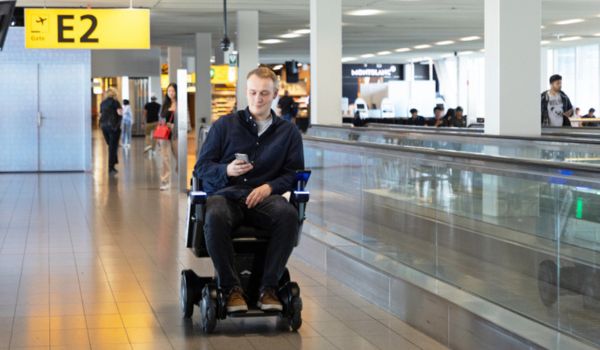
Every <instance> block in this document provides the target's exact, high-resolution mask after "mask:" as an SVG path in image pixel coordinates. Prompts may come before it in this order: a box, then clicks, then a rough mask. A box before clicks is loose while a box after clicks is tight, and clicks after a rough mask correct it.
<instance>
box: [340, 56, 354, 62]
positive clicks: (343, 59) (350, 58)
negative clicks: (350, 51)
mask: <svg viewBox="0 0 600 350" xmlns="http://www.w3.org/2000/svg"><path fill="white" fill-rule="evenodd" d="M352 61H356V57H342V62H352Z"/></svg>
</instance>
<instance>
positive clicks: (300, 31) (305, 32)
mask: <svg viewBox="0 0 600 350" xmlns="http://www.w3.org/2000/svg"><path fill="white" fill-rule="evenodd" d="M293 33H296V34H310V29H298V30H294V31H293Z"/></svg>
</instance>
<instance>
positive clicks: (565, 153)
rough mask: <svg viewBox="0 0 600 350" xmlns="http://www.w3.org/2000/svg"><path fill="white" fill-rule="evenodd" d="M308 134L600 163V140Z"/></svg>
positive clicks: (316, 130)
mask: <svg viewBox="0 0 600 350" xmlns="http://www.w3.org/2000/svg"><path fill="white" fill-rule="evenodd" d="M307 134H308V135H309V136H314V137H320V138H327V139H333V140H343V141H357V142H365V143H375V144H387V145H397V146H404V147H420V148H425V149H431V150H442V151H455V152H468V153H472V154H481V155H488V156H502V157H508V158H519V159H524V160H551V161H559V162H568V163H575V164H585V165H591V166H600V145H599V144H586V143H568V142H553V141H531V140H518V139H502V138H483V137H479V136H465V135H456V136H454V135H432V134H431V133H398V132H393V131H390V132H386V131H381V130H369V129H361V128H347V127H327V126H313V127H311V128H310V129H308V132H307Z"/></svg>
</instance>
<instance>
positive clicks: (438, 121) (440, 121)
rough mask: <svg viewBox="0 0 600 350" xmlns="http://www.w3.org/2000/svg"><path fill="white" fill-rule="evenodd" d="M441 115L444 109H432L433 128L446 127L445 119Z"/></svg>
mask: <svg viewBox="0 0 600 350" xmlns="http://www.w3.org/2000/svg"><path fill="white" fill-rule="evenodd" d="M443 114H444V107H441V106H435V107H434V108H433V115H434V120H433V126H435V127H436V128H439V127H441V126H447V125H446V124H447V123H446V119H445V118H444V116H443Z"/></svg>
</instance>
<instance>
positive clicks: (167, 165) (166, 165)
mask: <svg viewBox="0 0 600 350" xmlns="http://www.w3.org/2000/svg"><path fill="white" fill-rule="evenodd" d="M176 117H177V84H175V83H171V84H169V86H168V87H167V93H166V94H165V98H164V100H163V104H162V108H161V111H160V119H159V121H158V123H159V125H167V126H168V127H169V128H170V129H171V133H170V135H169V138H168V139H164V140H159V143H158V145H159V147H160V155H161V158H162V167H161V171H160V190H161V191H166V190H168V189H169V188H170V187H171V159H172V158H175V159H177V148H176V147H177V146H176V144H177V135H176V134H175V132H176V130H175V128H174V126H175V125H177V119H176Z"/></svg>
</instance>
